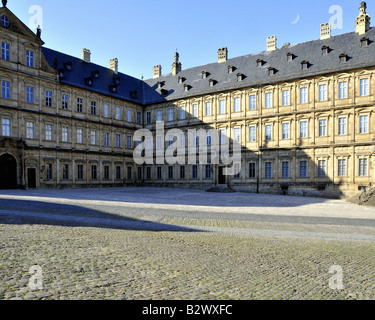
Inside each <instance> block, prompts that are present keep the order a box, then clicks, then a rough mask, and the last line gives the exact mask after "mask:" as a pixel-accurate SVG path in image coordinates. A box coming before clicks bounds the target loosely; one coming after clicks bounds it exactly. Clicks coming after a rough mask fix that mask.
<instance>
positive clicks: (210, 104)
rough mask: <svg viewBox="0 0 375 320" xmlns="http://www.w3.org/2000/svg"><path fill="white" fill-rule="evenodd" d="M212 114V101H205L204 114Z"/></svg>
mask: <svg viewBox="0 0 375 320" xmlns="http://www.w3.org/2000/svg"><path fill="white" fill-rule="evenodd" d="M211 115H212V103H211V102H206V116H211Z"/></svg>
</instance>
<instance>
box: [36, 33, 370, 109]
mask: <svg viewBox="0 0 375 320" xmlns="http://www.w3.org/2000/svg"><path fill="white" fill-rule="evenodd" d="M364 37H368V38H369V45H368V46H367V47H362V46H361V39H362V38H364ZM323 46H328V47H329V53H328V54H324V55H323V54H322V47H323ZM43 53H44V55H45V57H46V59H47V61H48V63H49V64H50V65H51V66H52V67H53V66H54V60H55V57H56V59H57V61H58V69H64V64H65V63H67V62H71V64H72V70H71V71H68V70H66V69H65V72H64V78H63V79H61V83H63V84H68V85H72V86H75V87H79V88H82V89H86V90H90V91H93V92H96V93H100V94H105V95H108V96H112V97H115V98H118V99H122V100H126V101H131V102H134V103H138V104H143V105H149V104H153V103H159V102H164V101H173V100H178V99H184V98H188V97H193V96H198V95H205V94H212V93H217V92H222V91H225V90H233V89H241V88H246V87H256V86H258V85H266V84H273V83H277V82H280V81H288V80H294V79H303V78H307V77H310V76H316V75H324V74H328V73H331V72H345V71H349V70H353V69H356V68H366V67H372V66H375V28H371V29H370V30H369V31H368V32H367V33H366V34H364V35H358V34H357V33H355V32H351V33H346V34H341V35H337V36H333V37H331V38H329V39H325V40H320V39H318V40H313V41H308V42H304V43H299V44H295V45H285V46H283V47H280V48H278V49H277V50H275V51H268V52H267V51H264V52H260V53H256V54H250V55H245V56H241V57H237V58H233V59H229V60H227V62H225V63H220V64H219V63H217V62H215V63H211V64H207V65H203V66H199V67H194V68H190V69H186V70H182V71H181V72H179V73H178V74H177V75H175V76H174V75H172V74H167V75H162V76H161V77H159V78H156V79H148V80H145V81H142V80H139V79H136V78H133V77H131V76H128V75H126V74H123V73H118V74H117V75H114V72H113V71H112V70H110V69H108V68H105V67H101V66H99V65H96V64H93V63H87V62H84V61H83V60H82V59H78V58H75V57H72V56H69V55H66V54H63V53H60V52H57V51H54V50H51V49H47V48H43ZM288 53H292V54H293V60H292V61H287V54H288ZM341 54H346V55H347V56H348V60H347V62H345V63H342V62H340V58H339V56H340V55H341ZM259 59H261V60H263V61H264V63H263V65H262V66H261V67H258V66H257V60H259ZM303 61H308V63H309V68H308V69H307V70H302V62H303ZM230 65H231V66H233V67H234V70H233V72H232V73H228V66H230ZM269 68H274V69H275V74H274V75H269ZM96 70H98V71H99V78H97V79H96V78H93V85H92V86H88V85H87V83H86V81H85V79H86V78H87V77H91V76H92V72H94V71H96ZM203 71H205V72H208V73H209V75H208V76H207V78H206V79H202V72H203ZM238 74H242V75H243V80H242V81H237V75H238ZM115 77H119V79H120V84H119V85H118V86H117V92H116V93H114V92H112V91H111V89H110V86H111V85H113V84H114V78H115ZM179 77H181V78H183V82H182V83H179V81H178V79H179ZM210 79H213V80H215V81H214V86H212V87H211V86H210V84H209V80H210ZM159 82H160V83H162V86H161V87H159V85H158V83H159ZM185 86H188V88H189V90H188V91H185ZM134 91H136V92H137V96H136V97H134V96H132V92H134Z"/></svg>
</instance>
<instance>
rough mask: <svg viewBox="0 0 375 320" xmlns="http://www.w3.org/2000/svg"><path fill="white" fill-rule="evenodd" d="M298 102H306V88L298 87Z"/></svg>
mask: <svg viewBox="0 0 375 320" xmlns="http://www.w3.org/2000/svg"><path fill="white" fill-rule="evenodd" d="M300 102H301V104H304V103H307V88H301V89H300Z"/></svg>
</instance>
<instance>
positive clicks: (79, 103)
mask: <svg viewBox="0 0 375 320" xmlns="http://www.w3.org/2000/svg"><path fill="white" fill-rule="evenodd" d="M77 112H79V113H82V112H83V100H82V99H81V98H77Z"/></svg>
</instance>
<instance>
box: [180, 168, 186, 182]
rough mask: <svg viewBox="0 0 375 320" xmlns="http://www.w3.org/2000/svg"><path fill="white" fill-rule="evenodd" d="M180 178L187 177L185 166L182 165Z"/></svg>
mask: <svg viewBox="0 0 375 320" xmlns="http://www.w3.org/2000/svg"><path fill="white" fill-rule="evenodd" d="M180 179H185V166H180Z"/></svg>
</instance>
